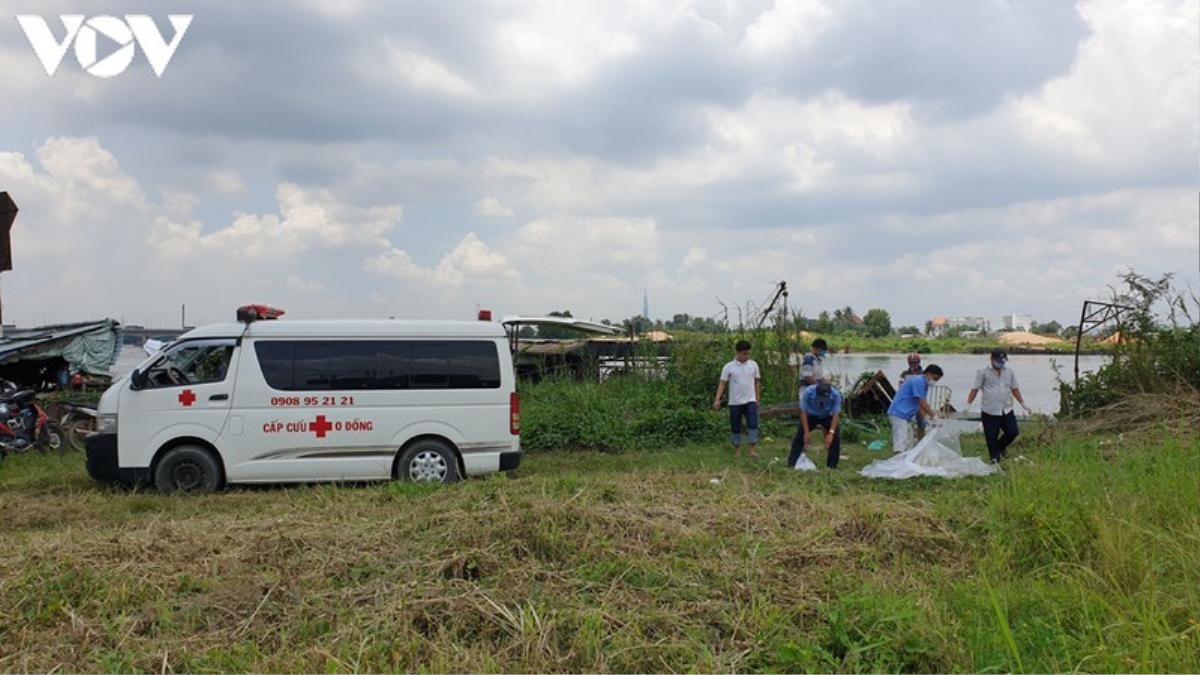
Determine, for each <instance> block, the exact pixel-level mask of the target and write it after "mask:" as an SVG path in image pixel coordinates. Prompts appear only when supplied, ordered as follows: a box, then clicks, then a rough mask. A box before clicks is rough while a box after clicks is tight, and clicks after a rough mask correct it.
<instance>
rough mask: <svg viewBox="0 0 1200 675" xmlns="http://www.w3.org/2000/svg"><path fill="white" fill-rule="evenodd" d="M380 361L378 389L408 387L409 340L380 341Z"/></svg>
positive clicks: (377, 376)
mask: <svg viewBox="0 0 1200 675" xmlns="http://www.w3.org/2000/svg"><path fill="white" fill-rule="evenodd" d="M375 344H378V345H379V351H378V354H379V362H378V365H376V371H375V388H376V389H408V377H409V374H410V372H411V371H410V369H409V367H408V358H409V350H408V346H409V343H408V342H401V341H398V340H395V341H390V342H378V343H375Z"/></svg>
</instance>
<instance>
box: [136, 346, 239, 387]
mask: <svg viewBox="0 0 1200 675" xmlns="http://www.w3.org/2000/svg"><path fill="white" fill-rule="evenodd" d="M232 356H233V342H232V341H229V342H225V341H222V342H184V343H181V344H179V345H177V346H175V347H174V348H172V349H170V350H168V351H167V353H165V354H163V355H162V358H160V359H159V360H158V361H156V362H154V364H153V365H151V366H150V368H149V370H147V371H146V386H147V387H148V388H159V387H178V386H184V385H194V384H205V383H209V382H221V381H223V380H224V379H225V375H226V373H228V372H229V361H230V359H231V358H232Z"/></svg>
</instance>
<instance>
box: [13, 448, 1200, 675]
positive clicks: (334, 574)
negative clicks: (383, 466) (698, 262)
mask: <svg viewBox="0 0 1200 675" xmlns="http://www.w3.org/2000/svg"><path fill="white" fill-rule="evenodd" d="M1033 436H1034V434H1027V435H1026V438H1025V439H1024V440H1023V441H1021V442H1019V444H1018V446H1017V447H1015V448H1014V453H1015V454H1022V455H1024V456H1025V460H1023V461H1018V462H1013V463H1011V464H1010V466H1009V467H1008V471H1007V473H1006V474H1005V475H1002V476H995V477H990V478H986V479H965V480H961V481H940V480H936V479H922V480H913V481H906V482H899V483H893V482H882V481H869V480H867V479H864V478H861V477H859V476H857V475H856V473H855V469H857V468H858V467H860V466H862V465H863V464H865V463H866V462H867V461H869V460H870V459H872V458H875V457H879V456H882V455H883V454H884V453H873V452H869V451H868V450H866V449H865V448H864V447H862V446H854V445H851V446H849V447H847V448H846V450H845V454H846V455H847V456H848V459H847V460H846V461H844V463H843V467H842V468H841V469H839V470H838V471H836V472H829V471H825V470H822V471H820V472H818V473H816V474H799V473H797V472H793V471H789V470H788V469H786V468H784V467H783V466H782V460H779V459H778V458H781V457H783V456H784V454H785V453H786V443H787V441H788V439H786V438H775V439H772V440H771V441H769V442H768V443H766V444H765V449H766V453H765V454H766V456H767V457H766V458H765V459H763V460H759V461H748V460H742V461H741V462H738V463H734V462H733V461H732V460H731V459H730V458H729V457H728V456H727V455H726V453H725V451H724V449H723V448H721V447H718V446H699V447H685V448H679V449H676V450H672V451H657V452H638V453H624V454H600V453H580V452H575V453H557V452H548V453H532V454H530V455H529V456H527V457H526V461H525V463H524V464H523V465H522V466H521V468H520V469H519V470H518V471H517V472H514V473H512V474H510V475H507V476H497V477H494V478H491V479H487V480H471V481H467V482H464V483H460V484H457V485H452V486H446V487H426V486H417V485H411V484H378V485H366V486H361V485H360V486H330V485H326V486H315V487H285V488H270V489H232V490H229V491H226V492H224V493H222V494H217V495H210V496H202V497H163V496H159V495H157V494H153V493H148V492H143V491H128V490H119V489H110V488H105V487H101V486H98V485H96V484H94V483H92V482H91V481H90V480H89V479H88V478H87V477H86V475H85V473H84V471H83V467H82V465H81V458H80V457H79V456H78V455H74V456H67V457H46V456H30V455H27V456H19V457H10V458H9V459H8V460H6V461H4V462H3V463H2V464H0V514H2V515H0V550H2V551H3V553H2V554H0V670H3V671H49V670H56V669H57V670H65V671H130V670H140V671H156V672H158V671H245V670H250V671H312V672H317V671H330V672H333V671H339V672H340V671H380V670H426V671H496V670H504V671H560V670H585V671H663V670H668V671H679V670H701V671H799V670H819V671H830V670H832V671H984V672H1003V671H1195V670H1196V669H1197V668H1200V625H1198V624H1197V622H1198V621H1200V446H1198V445H1197V441H1196V438H1195V435H1194V434H1188V435H1184V436H1179V435H1177V434H1172V433H1167V432H1154V431H1150V432H1144V433H1142V434H1137V435H1133V434H1130V435H1127V436H1126V437H1116V436H1114V437H1111V438H1107V437H1105V438H1101V437H1098V436H1086V435H1070V434H1066V435H1063V434H1059V435H1058V437H1057V439H1056V440H1053V441H1048V442H1046V443H1044V444H1039V443H1038V442H1036V441H1034V440H1033V439H1032V437H1033ZM966 445H967V448H968V454H980V453H981V442H980V440H979V439H978V438H969V439H968V442H967V443H966ZM772 458H776V459H777V461H771V459H772ZM815 459H817V460H818V463H819V464H820V463H822V462H821V460H822V459H823V455H822V454H821V453H816V457H815ZM713 478H719V479H720V480H721V482H720V483H719V484H715V485H714V484H712V483H711V482H710V481H711V479H713Z"/></svg>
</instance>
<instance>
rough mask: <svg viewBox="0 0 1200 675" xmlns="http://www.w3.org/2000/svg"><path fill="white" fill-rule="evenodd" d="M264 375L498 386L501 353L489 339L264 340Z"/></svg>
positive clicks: (332, 382)
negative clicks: (499, 354) (499, 353)
mask: <svg viewBox="0 0 1200 675" xmlns="http://www.w3.org/2000/svg"><path fill="white" fill-rule="evenodd" d="M254 349H255V353H257V354H258V363H259V366H260V367H261V368H262V373H263V377H264V378H265V379H266V381H267V384H268V385H270V386H271V388H273V389H279V390H283V391H314V390H328V389H332V390H337V391H361V390H373V389H447V388H449V389H497V388H499V387H500V358H499V356H498V353H497V351H496V343H495V342H492V341H484V340H270V341H268V340H259V341H256V342H255V343H254Z"/></svg>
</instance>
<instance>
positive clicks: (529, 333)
mask: <svg viewBox="0 0 1200 675" xmlns="http://www.w3.org/2000/svg"><path fill="white" fill-rule="evenodd" d="M537 336H538V332H537V329H536V328H534V327H533V326H521V330H519V331H517V337H520V338H535V337H537Z"/></svg>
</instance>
